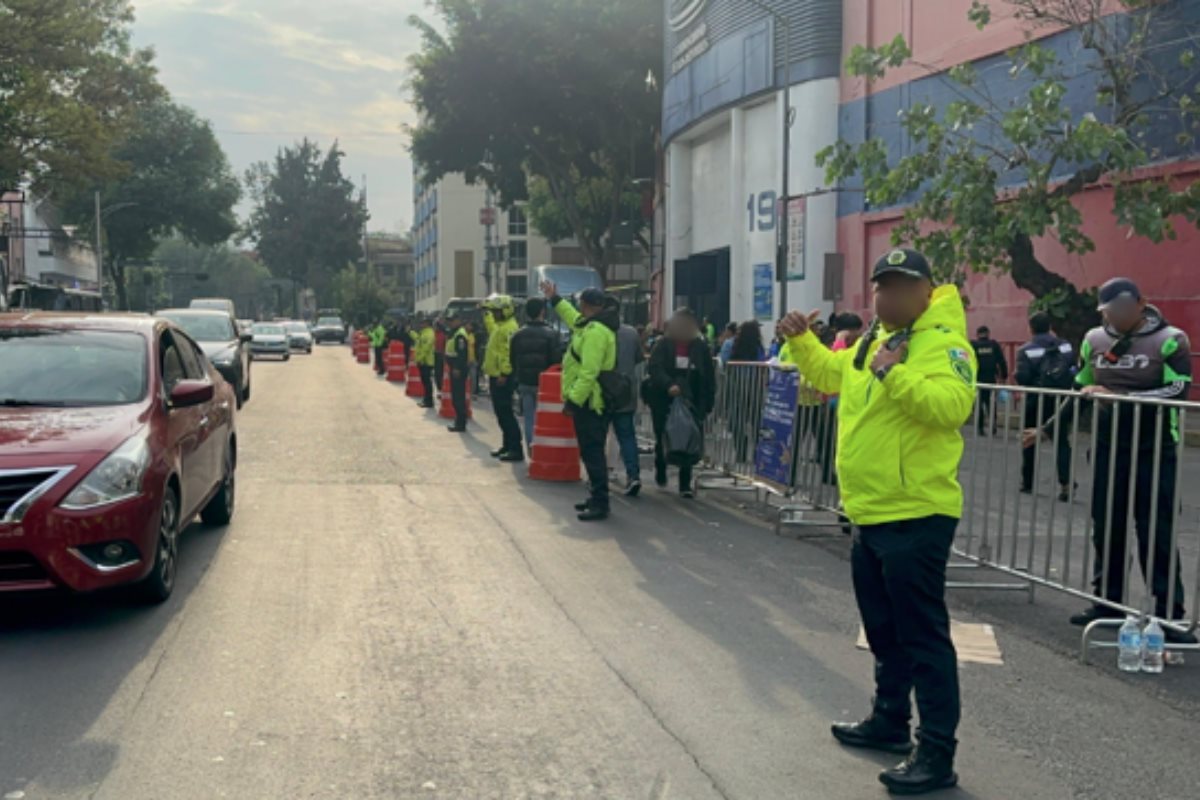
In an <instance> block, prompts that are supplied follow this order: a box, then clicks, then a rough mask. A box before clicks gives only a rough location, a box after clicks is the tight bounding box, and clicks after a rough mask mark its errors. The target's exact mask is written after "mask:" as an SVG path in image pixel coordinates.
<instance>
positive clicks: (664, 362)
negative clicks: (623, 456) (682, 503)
mask: <svg viewBox="0 0 1200 800" xmlns="http://www.w3.org/2000/svg"><path fill="white" fill-rule="evenodd" d="M648 372H649V375H648V377H647V379H646V387H645V393H644V397H643V399H644V400H645V401H646V403H647V404H648V405H649V406H650V415H651V419H652V421H653V423H654V482H655V483H656V484H658V485H659V486H660V487H663V486H666V485H667V453H666V450H665V446H664V442H663V438H664V437H663V433H664V431H665V430H666V427H667V415H668V413H669V412H670V410H671V403H672V402H673V401H674V400H675V398H677V397H681V398H683V399H684V400H686V401H687V402H688V404H689V407H690V409H691V412H692V414H693V415H694V416H695V418H696V424H697V426H698V427H699V428H700V430H701V431H703V430H704V419H705V418H706V417H707V416H708V415H709V414H710V413H711V412H712V410H713V405H714V403H715V401H716V393H717V381H716V375H715V372H714V369H713V355H712V351H711V350H710V349H709V347H708V342H707V341H706V340H705V338H704V336H703V335H702V334H701V331H700V323H699V321H698V320H697V319H696V315H695V314H694V313H692V311H691V310H690V309H686V308H681V309H679V310H678V311H676V312H675V314H674V315H673V316H672V317H671V319H670V321H669V322H668V323H667V333H666V336H663V337H662V338H660V339H659V340H658V341H657V342H656V343H655V345H654V349H653V350H652V351H651V352H650V360H649V364H648ZM693 466H694V465H693V464H680V465H679V493H680V495H682V496H683V497H688V498H690V497H693V496H695V493H694V491H693V489H692V467H693Z"/></svg>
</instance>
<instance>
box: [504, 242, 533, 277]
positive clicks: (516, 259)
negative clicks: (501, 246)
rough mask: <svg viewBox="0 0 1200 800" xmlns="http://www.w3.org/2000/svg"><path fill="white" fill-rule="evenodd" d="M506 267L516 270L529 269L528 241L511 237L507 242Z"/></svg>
mask: <svg viewBox="0 0 1200 800" xmlns="http://www.w3.org/2000/svg"><path fill="white" fill-rule="evenodd" d="M508 268H509V269H511V270H516V271H517V272H524V271H525V270H527V269H529V242H526V241H524V240H517V239H513V240H512V241H510V242H509V243H508Z"/></svg>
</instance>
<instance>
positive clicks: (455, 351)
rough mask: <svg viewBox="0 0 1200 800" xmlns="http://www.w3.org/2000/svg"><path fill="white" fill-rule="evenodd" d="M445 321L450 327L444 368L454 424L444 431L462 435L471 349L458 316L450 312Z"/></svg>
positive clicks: (465, 412)
mask: <svg viewBox="0 0 1200 800" xmlns="http://www.w3.org/2000/svg"><path fill="white" fill-rule="evenodd" d="M445 320H446V324H447V325H448V326H449V327H450V335H449V337H447V338H446V366H447V367H448V368H449V370H450V400H451V402H452V403H453V405H454V424H453V425H450V426H448V427H447V428H446V429H447V430H448V431H450V432H451V433H462V432H463V431H465V430H466V429H467V376H468V374H469V366H470V349H471V348H470V342H469V340H468V338H467V331H466V329H465V328H463V321H462V319H461V318H460V317H459V316H458V314H456V313H455V312H453V311H451V312H449V313H448V314H447V315H446V317H445Z"/></svg>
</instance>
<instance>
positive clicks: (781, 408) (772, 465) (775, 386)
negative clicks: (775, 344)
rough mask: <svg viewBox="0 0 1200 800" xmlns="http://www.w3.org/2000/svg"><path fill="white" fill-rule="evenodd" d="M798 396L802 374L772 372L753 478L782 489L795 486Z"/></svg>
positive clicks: (787, 370) (775, 370)
mask: <svg viewBox="0 0 1200 800" xmlns="http://www.w3.org/2000/svg"><path fill="white" fill-rule="evenodd" d="M799 392H800V373H799V372H797V371H796V370H790V369H775V368H772V369H771V375H770V377H769V378H768V380H767V392H766V397H765V399H764V400H763V414H762V425H761V427H760V428H759V432H758V446H757V447H756V448H755V450H754V474H755V476H756V477H758V478H761V479H763V480H765V481H771V482H772V483H777V484H779V485H780V486H788V485H790V484H791V482H792V458H793V453H794V449H793V447H792V443H793V442H794V441H795V438H796V400H797V398H798V395H799Z"/></svg>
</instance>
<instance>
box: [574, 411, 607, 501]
mask: <svg viewBox="0 0 1200 800" xmlns="http://www.w3.org/2000/svg"><path fill="white" fill-rule="evenodd" d="M574 421H575V439H576V441H578V442H579V457H580V459H581V460H582V461H583V467H584V469H586V470H587V477H588V491H589V493H590V495H591V497H590V502H591V504H592V508H595V509H599V510H601V511H607V510H608V459H607V458H606V457H605V455H604V440H605V439H606V438H607V437H608V416H607V415H605V414H597V413H596V412H595V411H592V410H591V409H590V408H579V409H576V411H575V414H574Z"/></svg>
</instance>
